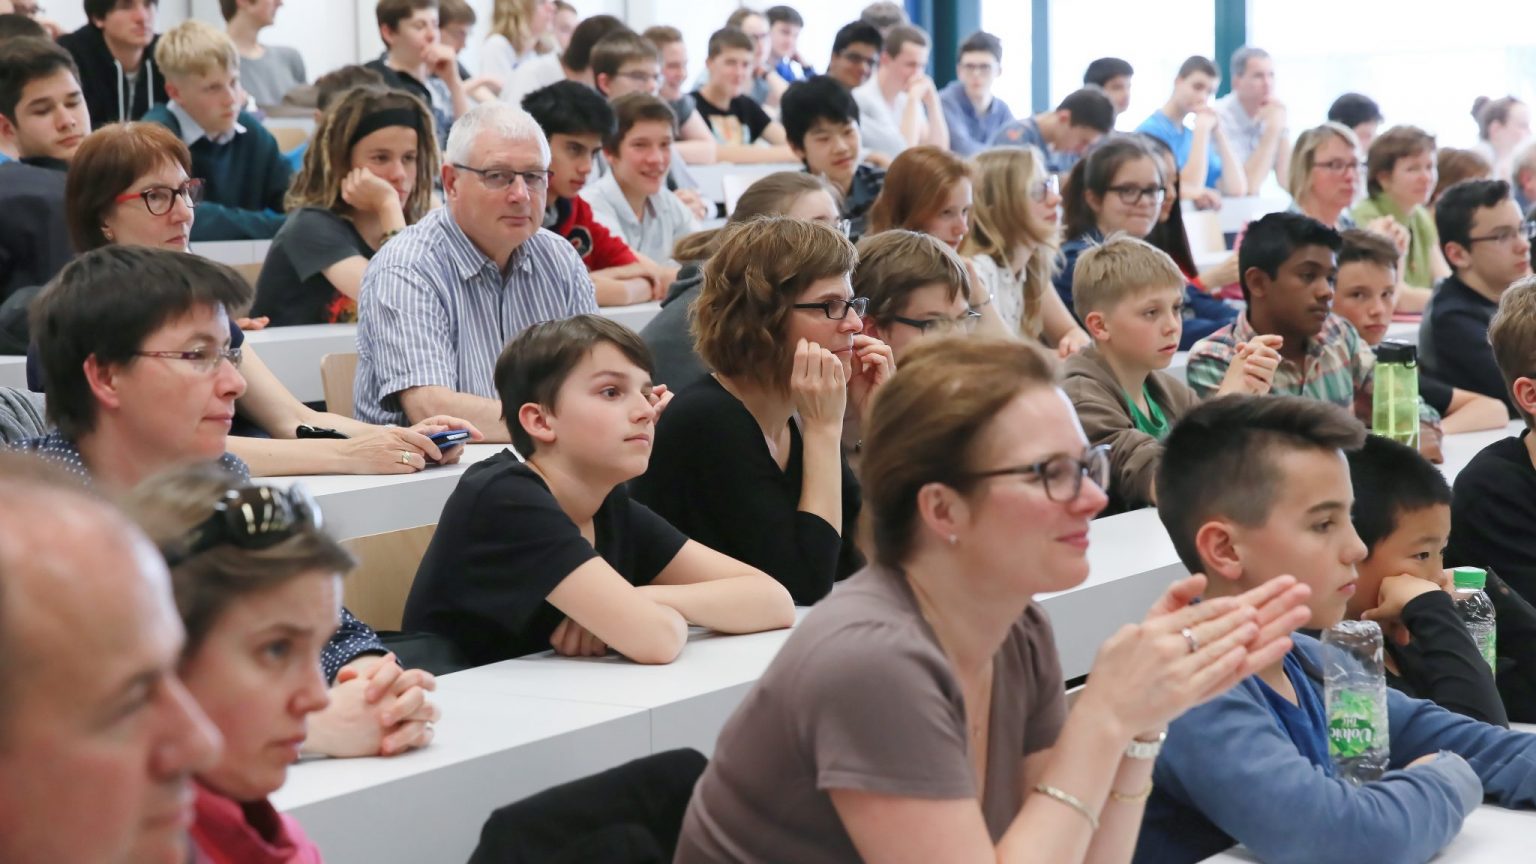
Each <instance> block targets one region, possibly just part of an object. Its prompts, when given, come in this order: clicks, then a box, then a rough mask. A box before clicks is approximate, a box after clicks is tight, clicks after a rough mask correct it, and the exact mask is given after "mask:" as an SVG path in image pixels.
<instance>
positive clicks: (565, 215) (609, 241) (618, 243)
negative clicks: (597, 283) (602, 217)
mask: <svg viewBox="0 0 1536 864" xmlns="http://www.w3.org/2000/svg"><path fill="white" fill-rule="evenodd" d="M555 220H556V221H555V224H554V225H553V226H552V227H550V229H549V230H551V231H553V232H555V233H556V234H559V235H560V236H561V237H564V238H565V239H567V240H569V241H571V245H572V246H574V247H576V254H578V255H580V256H581V262H582V263H583V264H585V265H587V270H589V271H591V270H607V269H608V268H609V267H622V266H624V265H625V264H633V263H635V253H634V252H633V251H631V250H630V248H629V244H627V243H625V242H624V238H622V237H619V236H618V235H616V234H613V233H612V232H610V231H609V230H608V229H607V228H604V227H603V226H602V224H600V223H599V222H598V221H597V220H596V219H593V218H592V205H591V204H588V203H587V202H586V199H584V198H582V197H581V196H579V195H578V196H576V197H575V198H557V199H556V200H555Z"/></svg>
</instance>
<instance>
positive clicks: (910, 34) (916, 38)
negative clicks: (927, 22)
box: [885, 24, 928, 57]
mask: <svg viewBox="0 0 1536 864" xmlns="http://www.w3.org/2000/svg"><path fill="white" fill-rule="evenodd" d="M907 45H920V46H922V47H924V48H927V47H928V34H927V33H924V32H923V31H922V30H921V29H920V28H917V27H913V26H912V25H911V24H897V25H896V26H895V27H892V28H891V29H890V32H888V33H886V34H885V56H887V57H900V56H901V49H902V48H904V47H906V46H907Z"/></svg>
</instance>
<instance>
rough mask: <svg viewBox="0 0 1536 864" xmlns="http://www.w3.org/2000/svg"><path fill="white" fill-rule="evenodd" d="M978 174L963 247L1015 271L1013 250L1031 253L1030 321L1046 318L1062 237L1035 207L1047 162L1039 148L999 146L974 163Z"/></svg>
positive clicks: (1027, 272) (1027, 271)
mask: <svg viewBox="0 0 1536 864" xmlns="http://www.w3.org/2000/svg"><path fill="white" fill-rule="evenodd" d="M971 163H972V165H973V166H974V170H975V172H976V182H975V189H974V194H975V197H974V199H973V200H972V202H971V230H970V231H968V232H967V233H966V235H965V239H964V240H962V241H961V242H960V254H961V255H964V256H966V257H967V258H969V257H972V256H975V255H985V256H987V257H988V258H991V259H992V260H993V261H994V262H995V263H996V264H997V266H999V267H1002V268H1004V269H1008V270H1011V269H1012V268H1013V250H1014V249H1016V248H1017V247H1019V246H1025V247H1027V248H1028V249H1029V261H1028V262H1026V263H1025V265H1024V316H1023V319H1022V320H1024V321H1035V320H1037V319H1038V318H1039V315H1040V303H1041V299H1042V298H1043V297H1044V296H1045V292H1046V291H1048V290H1052V288H1051V275H1052V273H1053V272H1054V271H1055V269H1056V262H1057V260H1058V258H1059V253H1058V249H1059V244H1060V242H1061V236H1060V233H1059V232H1058V230H1057V228H1056V227H1055V226H1053V225H1049V224H1047V223H1046V222H1045V220H1043V219H1041V218H1040V216H1039V215H1038V214H1037V213H1035V208H1034V207H1032V206H1030V204H1031V202H1030V200H1029V186H1030V184H1031V183H1033V182H1034V181H1035V176H1036V174H1037V173H1041V172H1040V169H1042V168H1043V167H1044V165H1045V160H1044V159H1043V158H1042V157H1041V156H1040V153H1039V151H1037V150H1035V148H1034V147H998V148H995V149H992V150H986V151H983V152H981V153H979V154H977V155H976V157H975V158H974V159H972V160H971Z"/></svg>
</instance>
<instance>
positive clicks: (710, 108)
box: [690, 90, 773, 144]
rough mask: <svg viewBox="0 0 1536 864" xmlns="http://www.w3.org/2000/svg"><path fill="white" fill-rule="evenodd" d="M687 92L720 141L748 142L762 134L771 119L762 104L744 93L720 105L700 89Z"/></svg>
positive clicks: (723, 142)
mask: <svg viewBox="0 0 1536 864" xmlns="http://www.w3.org/2000/svg"><path fill="white" fill-rule="evenodd" d="M690 95H692V96H693V102H694V107H695V108H697V109H698V111H699V116H700V117H703V118H704V122H705V123H708V124H709V128H710V130H711V131H713V132H714V133H715V138H716V139H718V140H719V141H720V143H721V144H751V143H752V142H753V141H756V140H757V139H759V138H761V137H763V130H765V129H767V128H768V124H769V123H772V122H773V118H772V117H769V116H768V112H766V111H764V110H763V106H761V105H759V104H757V103H756V102H753V101H752V100H751V99H749V98H747V97H746V96H737V97H736V98H734V99H732V100H731V104H730V105H728V106H726V107H725V108H720V107H719V106H717V105H715V104H714V103H712V102H710V101H709V100H708V99H705V98H704V93H703V92H702V91H699V90H695V91H693V93H692V94H690Z"/></svg>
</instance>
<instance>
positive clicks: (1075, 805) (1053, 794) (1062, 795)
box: [1035, 783, 1099, 831]
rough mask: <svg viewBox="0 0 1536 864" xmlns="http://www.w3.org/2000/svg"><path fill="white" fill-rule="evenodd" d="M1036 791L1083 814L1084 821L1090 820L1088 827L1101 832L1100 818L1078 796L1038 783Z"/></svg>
mask: <svg viewBox="0 0 1536 864" xmlns="http://www.w3.org/2000/svg"><path fill="white" fill-rule="evenodd" d="M1035 791H1036V792H1039V793H1040V794H1041V795H1044V796H1046V797H1047V798H1052V799H1055V800H1056V801H1059V802H1061V803H1062V804H1065V805H1067V806H1068V807H1071V808H1072V809H1073V810H1076V811H1077V812H1078V813H1080V814H1082V816H1083V818H1084V819H1087V820H1088V827H1090V828H1092V829H1093V830H1094V831H1097V830H1099V817H1097V816H1095V815H1093V812H1092V811H1090V810H1089V809H1088V805H1086V804H1084V803H1083V802H1082V801H1081V800H1080V799H1079V798H1078V797H1077V796H1076V795H1073V794H1072V793H1071V792H1064V791H1062V790H1060V789H1057V788H1056V787H1055V786H1047V785H1045V784H1044V783H1036V784H1035Z"/></svg>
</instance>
